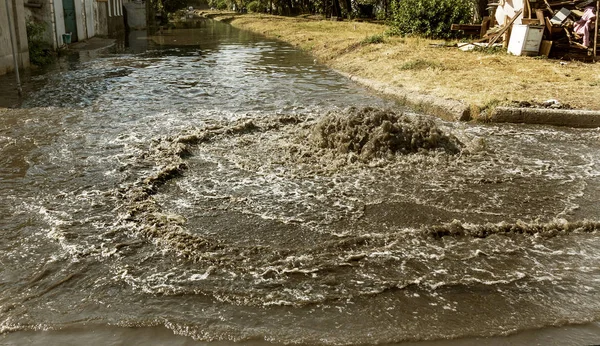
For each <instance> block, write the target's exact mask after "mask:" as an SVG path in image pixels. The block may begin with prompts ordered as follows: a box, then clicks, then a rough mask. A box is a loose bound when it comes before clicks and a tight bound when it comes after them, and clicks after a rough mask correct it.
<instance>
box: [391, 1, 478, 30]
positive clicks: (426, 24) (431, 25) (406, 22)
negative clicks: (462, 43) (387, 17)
mask: <svg viewBox="0 0 600 346" xmlns="http://www.w3.org/2000/svg"><path fill="white" fill-rule="evenodd" d="M473 13H474V7H473V3H472V2H471V1H469V0H392V15H391V17H392V18H391V23H390V24H391V26H392V27H393V28H394V29H395V30H396V31H397V33H399V34H402V35H419V36H424V37H427V38H450V37H454V36H456V32H452V31H450V26H451V25H452V24H465V23H468V22H469V21H470V20H471V18H473Z"/></svg>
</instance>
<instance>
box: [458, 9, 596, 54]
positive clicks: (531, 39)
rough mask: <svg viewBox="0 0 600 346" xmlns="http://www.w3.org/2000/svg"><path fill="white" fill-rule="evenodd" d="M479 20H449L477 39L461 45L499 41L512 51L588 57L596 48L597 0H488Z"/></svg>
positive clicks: (494, 43)
mask: <svg viewBox="0 0 600 346" xmlns="http://www.w3.org/2000/svg"><path fill="white" fill-rule="evenodd" d="M490 1H499V2H489V3H488V10H489V11H490V16H488V17H484V18H483V21H482V23H481V24H470V25H465V24H453V25H452V30H461V31H463V32H464V33H465V34H468V35H471V36H475V37H477V39H476V40H475V41H474V42H473V43H472V44H470V45H463V47H462V48H461V49H463V50H467V49H471V48H472V47H473V46H486V47H492V46H495V45H498V43H502V44H503V45H504V47H505V48H507V49H508V52H509V53H512V54H515V55H529V56H536V55H545V56H551V55H552V57H556V58H574V59H583V60H587V59H592V58H595V57H596V55H597V50H598V43H597V41H598V23H597V21H596V18H597V17H598V8H599V7H600V6H599V4H598V3H600V1H599V0H563V1H561V0H555V1H549V0H522V1H519V0H514V1H510V0H506V1H505V0H490Z"/></svg>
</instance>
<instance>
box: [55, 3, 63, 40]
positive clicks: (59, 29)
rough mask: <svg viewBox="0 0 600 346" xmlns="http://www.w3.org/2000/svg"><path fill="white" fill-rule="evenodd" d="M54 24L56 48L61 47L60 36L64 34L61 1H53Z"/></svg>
mask: <svg viewBox="0 0 600 346" xmlns="http://www.w3.org/2000/svg"><path fill="white" fill-rule="evenodd" d="M54 23H55V25H56V28H55V30H56V31H55V35H56V39H57V40H58V46H62V45H63V40H62V35H63V34H64V33H65V13H64V8H63V2H62V0H54Z"/></svg>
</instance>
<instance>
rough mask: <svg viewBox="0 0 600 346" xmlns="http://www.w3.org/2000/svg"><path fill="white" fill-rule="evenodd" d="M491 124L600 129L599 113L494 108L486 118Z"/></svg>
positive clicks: (574, 110)
mask: <svg viewBox="0 0 600 346" xmlns="http://www.w3.org/2000/svg"><path fill="white" fill-rule="evenodd" d="M486 120H487V121H490V122H493V123H523V124H543V125H555V126H569V127H600V111H590V110H576V109H545V108H517V107H496V108H495V109H494V110H493V111H492V113H491V114H490V115H489V116H488V117H487V118H486Z"/></svg>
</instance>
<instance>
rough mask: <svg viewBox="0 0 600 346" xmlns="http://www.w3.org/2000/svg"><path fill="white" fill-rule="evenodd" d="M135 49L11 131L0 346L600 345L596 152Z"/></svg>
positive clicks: (262, 58) (249, 38)
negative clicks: (94, 345) (248, 345)
mask: <svg viewBox="0 0 600 346" xmlns="http://www.w3.org/2000/svg"><path fill="white" fill-rule="evenodd" d="M136 35H137V36H134V39H133V40H130V43H131V46H130V47H129V48H125V49H122V50H119V51H113V52H110V51H109V52H105V53H102V54H99V55H97V56H94V57H85V56H84V57H80V58H71V60H63V61H62V62H61V64H59V65H58V66H57V67H55V68H54V69H50V70H48V71H46V72H45V73H44V74H37V75H31V76H29V77H27V79H26V82H27V83H30V85H33V86H30V87H29V89H26V90H27V94H26V97H25V98H24V99H23V100H21V101H20V102H19V107H18V109H14V110H10V111H1V112H0V117H1V118H2V121H1V123H0V162H1V165H0V215H2V218H1V219H0V230H1V233H0V234H1V237H2V238H1V239H2V241H1V242H0V264H1V266H0V292H1V293H0V333H1V334H2V335H0V344H8V345H13V344H15V345H18V344H35V345H46V344H82V343H88V344H105V345H119V344H156V345H158V344H165V343H169V344H174V345H177V344H180V345H191V344H207V345H229V344H232V343H238V344H250V345H264V344H308V345H350V344H404V345H465V344H466V345H476V344H481V343H487V344H494V345H502V344H521V345H530V344H552V343H555V344H570V345H581V344H594V343H600V327H599V326H598V324H597V322H596V321H598V320H599V319H600V299H599V298H600V293H599V291H598V287H599V285H600V268H599V266H598V263H599V259H600V251H599V250H600V240H599V238H598V237H597V232H598V229H599V228H600V226H599V225H600V224H599V222H598V221H599V217H598V215H599V212H600V201H599V200H598V198H597V196H598V195H599V193H600V164H599V163H600V131H598V130H596V129H569V128H553V127H544V126H522V125H482V124H466V123H447V122H443V121H440V120H438V119H434V118H431V117H428V116H426V115H420V114H416V113H412V112H410V111H408V110H405V109H399V108H397V107H396V106H395V105H394V104H393V103H392V102H390V101H389V100H384V99H381V98H379V97H378V96H376V95H373V94H370V93H369V92H368V91H367V90H365V89H362V88H361V87H359V86H357V85H354V84H352V83H350V82H348V81H347V80H345V79H344V78H342V77H340V76H339V75H337V74H336V73H334V72H333V71H331V70H328V69H327V68H325V67H324V66H321V65H318V64H316V63H315V62H314V61H313V60H312V59H311V58H310V57H308V56H306V55H304V54H303V53H301V52H299V51H297V50H295V49H293V48H292V47H289V46H287V45H285V44H282V43H280V42H274V41H270V40H266V39H264V38H262V37H258V36H254V35H252V34H249V33H246V32H242V31H237V30H235V29H233V28H231V27H230V26H227V25H225V24H221V23H216V22H207V23H206V26H204V27H202V28H200V29H194V30H187V31H173V32H169V33H167V35H170V36H169V39H168V40H166V41H168V43H169V45H163V46H161V45H159V44H158V43H161V42H162V43H164V42H165V40H162V41H161V40H158V39H157V40H155V41H156V42H152V41H150V42H148V41H146V40H143V35H140V34H139V33H137V34H136ZM140 42H143V44H142V45H141V46H140V45H139V44H140ZM178 42H179V43H178ZM136 44H137V46H136ZM9 86H10V83H9V82H7V83H4V86H2V89H0V95H6V97H5V98H4V96H2V97H3V98H4V101H5V102H6V103H8V102H13V101H14V100H13V99H12V97H11V96H9V94H10V93H11V92H12V91H11V90H10V87H9ZM13 103H14V102H13Z"/></svg>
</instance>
